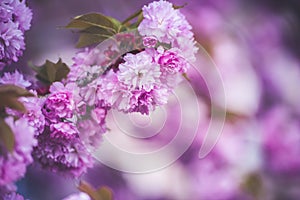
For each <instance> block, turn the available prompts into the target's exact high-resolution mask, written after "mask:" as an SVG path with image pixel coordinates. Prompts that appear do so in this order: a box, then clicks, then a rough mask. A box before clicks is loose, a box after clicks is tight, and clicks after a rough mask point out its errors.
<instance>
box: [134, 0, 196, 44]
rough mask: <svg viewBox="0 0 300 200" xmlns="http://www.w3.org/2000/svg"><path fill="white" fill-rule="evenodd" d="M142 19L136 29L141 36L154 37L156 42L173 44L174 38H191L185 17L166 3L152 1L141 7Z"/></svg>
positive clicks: (191, 34) (189, 27)
mask: <svg viewBox="0 0 300 200" xmlns="http://www.w3.org/2000/svg"><path fill="white" fill-rule="evenodd" d="M143 16H144V19H143V21H142V22H141V24H140V25H139V27H138V31H139V32H140V34H141V35H143V36H155V37H156V38H157V39H158V41H160V42H164V43H171V42H173V41H174V40H175V39H176V37H179V36H184V37H187V38H191V37H192V36H193V33H192V32H191V31H190V30H191V29H192V27H191V26H190V25H189V23H188V22H187V21H186V19H185V16H184V15H182V14H181V13H180V11H179V10H175V9H174V8H173V5H172V4H171V3H169V2H167V1H163V0H160V1H154V2H152V3H150V4H149V5H148V6H144V7H143Z"/></svg>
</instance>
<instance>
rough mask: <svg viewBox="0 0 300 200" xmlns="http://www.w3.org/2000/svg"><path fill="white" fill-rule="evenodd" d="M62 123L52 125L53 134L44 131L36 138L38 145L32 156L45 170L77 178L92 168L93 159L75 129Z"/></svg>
mask: <svg viewBox="0 0 300 200" xmlns="http://www.w3.org/2000/svg"><path fill="white" fill-rule="evenodd" d="M62 123H63V122H62ZM62 123H60V124H58V125H55V124H54V125H52V126H51V127H50V129H51V130H52V131H53V132H51V130H46V131H44V133H43V134H40V135H39V136H38V137H37V138H38V142H39V145H38V146H37V147H36V148H35V149H34V151H33V156H34V158H35V160H36V161H38V162H39V163H40V164H41V166H42V167H43V168H45V169H47V170H50V171H52V172H57V173H60V174H62V175H70V176H73V177H78V176H80V175H82V174H83V173H85V172H86V171H87V168H90V167H92V166H93V159H92V157H91V155H90V154H89V153H88V152H87V150H86V148H85V147H84V145H83V143H82V142H81V140H80V139H79V135H78V131H77V129H76V128H75V127H74V126H73V125H71V124H67V123H66V124H62ZM49 131H50V132H49Z"/></svg>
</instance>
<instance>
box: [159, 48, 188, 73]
mask: <svg viewBox="0 0 300 200" xmlns="http://www.w3.org/2000/svg"><path fill="white" fill-rule="evenodd" d="M180 53H181V51H180V49H177V48H172V49H170V50H167V51H165V52H163V53H162V54H161V56H160V57H159V59H158V64H160V66H161V70H162V71H165V72H167V73H170V74H175V73H185V72H186V71H187V69H188V67H189V64H188V62H187V60H186V59H185V58H184V57H183V56H181V55H180Z"/></svg>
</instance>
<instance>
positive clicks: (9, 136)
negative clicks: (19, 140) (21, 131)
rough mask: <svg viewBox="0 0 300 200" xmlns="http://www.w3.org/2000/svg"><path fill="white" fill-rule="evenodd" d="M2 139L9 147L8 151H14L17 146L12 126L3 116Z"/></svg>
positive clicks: (5, 145)
mask: <svg viewBox="0 0 300 200" xmlns="http://www.w3.org/2000/svg"><path fill="white" fill-rule="evenodd" d="M0 141H1V143H2V144H3V145H4V147H5V148H6V149H7V151H9V152H12V151H13V150H14V147H15V136H14V133H13V132H12V130H11V128H10V127H9V126H8V124H7V123H6V122H5V121H4V119H3V118H0Z"/></svg>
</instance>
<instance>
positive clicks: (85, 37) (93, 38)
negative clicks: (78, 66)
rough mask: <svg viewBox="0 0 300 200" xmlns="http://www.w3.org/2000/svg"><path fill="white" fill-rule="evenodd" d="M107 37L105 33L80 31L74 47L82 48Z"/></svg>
mask: <svg viewBox="0 0 300 200" xmlns="http://www.w3.org/2000/svg"><path fill="white" fill-rule="evenodd" d="M107 38H108V36H107V35H101V34H99V35H97V34H88V33H82V34H80V37H79V40H78V42H77V44H76V47H77V48H82V47H86V46H89V45H92V44H98V43H100V42H103V41H104V40H106V39H107Z"/></svg>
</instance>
